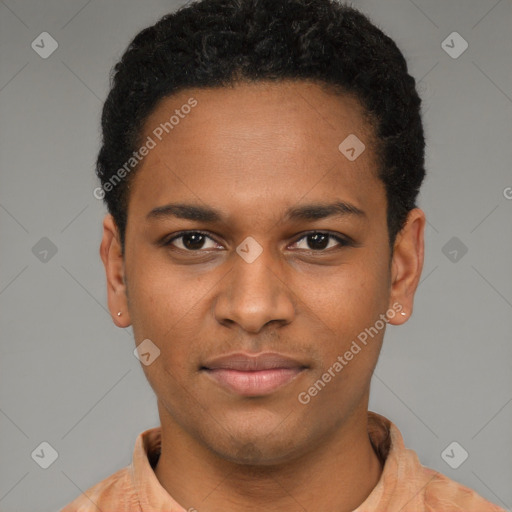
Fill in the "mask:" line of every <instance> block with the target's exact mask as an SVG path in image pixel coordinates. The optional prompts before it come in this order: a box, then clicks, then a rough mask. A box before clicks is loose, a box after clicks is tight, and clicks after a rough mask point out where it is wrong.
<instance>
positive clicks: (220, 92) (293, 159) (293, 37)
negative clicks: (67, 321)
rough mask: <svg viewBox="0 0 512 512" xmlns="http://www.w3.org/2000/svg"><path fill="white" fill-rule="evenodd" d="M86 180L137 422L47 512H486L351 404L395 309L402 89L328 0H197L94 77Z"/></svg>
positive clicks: (370, 29)
mask: <svg viewBox="0 0 512 512" xmlns="http://www.w3.org/2000/svg"><path fill="white" fill-rule="evenodd" d="M102 128H103V146H102V148H101V151H100V154H99V156H98V166H97V172H98V176H99V177H100V179H101V187H99V188H98V189H97V190H96V191H95V194H96V195H97V196H98V197H102V196H104V197H105V201H106V204H107V206H108V209H109V214H108V215H107V216H106V217H105V220H104V223H103V240H102V243H101V249H100V254H101V258H102V260H103V263H104V265H105V270H106V276H107V288H108V306H109V309H110V311H111V313H112V317H113V319H114V321H115V323H116V325H118V326H119V327H127V326H129V325H132V326H133V332H134V337H135V342H136V345H137V348H138V353H139V357H140V359H141V362H142V363H143V365H142V368H143V370H144V372H145V374H146V377H147V378H148V381H149V383H150V384H151V386H152V388H153V390H154V391H155V394H156V396H157V400H158V410H159V415H160V421H161V427H159V428H153V429H149V430H147V431H145V432H143V433H141V434H140V435H139V437H138V438H137V440H136V445H135V451H134V456H133V462H132V464H131V466H129V467H127V468H124V469H121V470H119V471H118V472H117V473H115V474H114V475H112V476H110V477H109V478H107V479H106V480H104V481H103V482H100V483H99V484H97V485H95V486H94V487H92V488H90V489H89V490H87V491H86V492H85V493H83V494H82V495H81V496H79V497H78V498H77V499H76V500H75V501H74V502H73V503H71V504H70V505H68V506H67V507H65V508H64V509H63V510H64V512H71V511H77V512H78V511H80V512H83V511H93V510H101V511H103V512H107V511H108V512H110V511H116V512H121V511H126V512H128V511H130V512H134V511H144V512H149V511H156V510H159V511H170V510H173V511H181V510H198V511H200V512H217V511H233V512H235V511H236V512H238V511H260V510H265V511H267V512H274V511H282V510H287V511H292V510H297V511H299V510H300V511H304V510H307V511H309V512H313V511H320V510H321V511H324V512H335V511H336V512H345V511H355V510H357V511H358V512H363V511H364V512H374V511H379V512H398V511H401V512H412V511H414V512H418V511H423V510H425V511H427V510H428V511H434V510H436V511H437V510H438V511H443V512H446V511H466V512H467V511H475V512H476V511H478V512H484V511H498V510H501V509H499V508H498V507H497V506H495V505H493V504H491V503H489V502H488V501H486V500H484V499H483V498H482V497H480V496H478V495H477V494H476V493H474V492H473V491H471V490H470V489H468V488H466V487H463V486H462V485H460V484H458V483H456V482H454V481H452V480H449V479H448V478H447V477H445V476H443V475H441V474H439V473H437V472H436V471H433V470H431V469H428V468H425V467H423V466H421V464H420V463H419V461H418V458H417V456H416V454H415V453H414V452H413V451H411V450H407V449H406V448H405V447H404V444H403V440H402V437H401V435H400V432H399V430H398V429H397V427H396V426H395V425H394V424H393V423H391V422H390V421H389V420H388V419H386V418H385V417H383V416H380V415H378V414H375V413H372V412H369V411H368V400H369V392H370V381H371V376H372V373H373V370H374V368H375V365H376V363H377V359H378V356H379V352H380V349H381V346H382V341H383V336H384V332H385V328H386V325H387V324H388V323H391V324H393V325H400V324H402V323H404V322H406V321H407V319H408V318H409V317H410V315H411V313H412V308H413V299H414V293H415V290H416V288H417V286H418V282H419V279H420V275H421V270H422V266H423V245H424V238H423V232H424V226H425V215H424V213H423V212H422V210H420V209H419V208H417V207H416V204H415V201H416V196H417V194H418V191H419V187H420V185H421V182H422V180H423V177H424V174H425V170H424V145H425V143H424V137H423V128H422V122H421V116H420V99H419V97H418V95H417V92H416V89H415V82H414V79H413V78H412V77H411V76H409V74H408V73H407V65H406V63H405V60H404V58H403V56H402V54H401V53H400V51H399V50H398V49H397V47H396V45H395V44H394V43H393V41H392V40H391V39H389V38H388V37H387V36H385V35H384V34H383V33H382V32H381V31H380V30H379V29H377V28H376V27H375V26H373V25H372V24H371V23H370V22H369V20H368V19H367V18H366V17H365V16H363V15H362V14H361V13H359V12H358V11H356V10H354V9H352V8H349V7H346V6H343V5H341V4H338V3H336V2H335V1H333V0H203V1H201V2H197V3H194V4H191V5H189V6H187V7H184V8H182V9H180V10H178V11H177V12H176V13H173V14H170V15H168V16H165V17H164V18H162V19H161V20H160V21H159V22H158V23H156V24H155V25H154V26H152V27H149V28H147V29H145V30H143V31H142V32H141V33H140V34H138V35H137V37H136V38H135V39H134V40H133V41H132V43H131V44H130V46H129V48H128V49H127V51H126V53H125V54H124V55H123V57H122V59H121V61H120V62H119V63H118V64H117V66H116V68H115V75H114V80H113V84H112V90H111V92H110V94H109V96H108V98H107V100H106V103H105V106H104V110H103V117H102Z"/></svg>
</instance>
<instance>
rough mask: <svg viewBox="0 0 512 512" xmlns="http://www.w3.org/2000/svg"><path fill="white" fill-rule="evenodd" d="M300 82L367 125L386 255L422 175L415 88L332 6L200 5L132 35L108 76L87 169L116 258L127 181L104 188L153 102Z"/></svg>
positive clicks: (392, 52)
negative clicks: (327, 94)
mask: <svg viewBox="0 0 512 512" xmlns="http://www.w3.org/2000/svg"><path fill="white" fill-rule="evenodd" d="M287 79H288V80H290V79H291V80H307V81H314V82H316V83H318V84H320V85H323V86H330V87H334V89H335V90H336V91H338V92H340V93H341V94H342V93H345V94H350V95H353V96H355V97H356V98H357V99H358V100H359V102H360V104H361V105H362V106H363V110H364V112H365V117H367V118H368V119H369V120H371V127H372V129H373V130H372V131H373V133H374V134H375V136H376V141H375V144H374V146H375V147H373V148H372V149H373V151H374V154H375V155H376V161H377V162H378V166H377V167H378V169H377V176H378V178H379V179H380V180H381V181H382V182H383V183H384V186H385V190H386V199H387V226H388V238H389V244H390V248H391V250H392V249H393V245H394V241H395V238H396V235H397V234H398V233H399V232H400V230H401V229H402V228H403V227H404V225H405V222H406V218H407V214H408V212H409V211H410V210H411V209H413V208H415V207H416V204H415V201H416V197H417V195H418V192H419V188H420V186H421V183H422V181H423V178H424V176H425V169H424V150H425V140H424V135H423V125H422V119H421V113H420V106H421V100H420V98H419V96H418V93H417V91H416V86H415V85H416V83H415V80H414V78H413V77H412V76H410V75H409V74H408V70H407V63H406V61H405V58H404V56H403V55H402V53H401V52H400V50H399V49H398V47H397V46H396V44H395V43H394V41H393V40H392V39H391V38H390V37H388V36H387V35H385V34H384V33H383V32H382V31H381V30H380V29H379V28H377V27H376V26H375V25H374V24H372V22H371V21H370V20H369V18H368V17H367V16H365V15H364V14H362V13H361V12H359V11H358V10H356V9H354V8H353V7H351V6H349V5H344V4H341V3H339V2H337V1H336V0H199V1H195V2H193V3H191V4H189V5H185V6H183V7H181V8H180V9H178V10H177V11H175V12H173V13H171V14H167V15H165V16H163V17H162V18H161V19H160V20H159V21H157V22H156V23H155V24H154V25H152V26H150V27H148V28H145V29H144V30H142V31H141V32H139V33H138V34H137V35H136V36H135V38H134V39H133V40H132V42H131V43H130V45H129V46H128V48H127V49H126V51H125V53H124V54H123V56H122V57H121V60H120V61H119V62H118V63H117V64H116V65H115V67H114V68H113V70H112V73H111V82H110V85H111V89H110V92H109V94H108V97H107V99H106V101H105V104H104V106H103V112H102V118H101V126H102V132H103V133H102V146H101V149H100V151H99V154H98V158H97V162H96V174H97V176H98V177H99V178H100V181H101V190H102V193H101V196H102V197H103V199H104V201H105V203H106V205H107V208H108V211H109V213H111V214H112V216H113V218H114V220H115V223H116V225H117V228H118V230H119V233H120V239H121V246H122V249H123V252H124V244H125V230H126V223H127V208H128V196H129V188H130V182H131V180H132V179H133V176H134V174H135V172H136V167H135V168H134V171H133V172H131V173H130V174H129V176H127V177H126V178H125V179H123V180H120V181H119V183H117V184H116V186H112V183H111V182H110V186H107V183H109V180H111V178H112V176H113V175H114V174H115V173H116V171H117V170H118V169H119V168H121V167H122V166H123V164H124V163H125V162H126V161H127V160H129V159H130V158H131V157H132V154H133V152H134V151H135V150H136V148H137V147H140V139H141V132H142V130H143V127H144V123H145V121H146V119H147V117H148V116H149V115H150V114H151V112H152V111H153V110H154V109H155V108H156V106H157V104H158V102H159V101H160V100H162V99H163V98H164V97H167V96H170V95H172V94H173V93H177V92H178V91H181V90H185V89H187V88H198V87H199V88H207V87H226V86H230V85H234V84H236V83H237V82H240V81H243V80H247V81H253V82H254V81H264V80H274V81H279V80H287Z"/></svg>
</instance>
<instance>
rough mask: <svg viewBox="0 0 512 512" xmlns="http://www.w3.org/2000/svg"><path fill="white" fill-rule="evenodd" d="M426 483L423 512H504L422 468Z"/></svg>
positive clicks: (457, 484)
mask: <svg viewBox="0 0 512 512" xmlns="http://www.w3.org/2000/svg"><path fill="white" fill-rule="evenodd" d="M424 471H425V476H426V477H428V483H427V484H426V485H425V487H424V492H423V498H424V503H425V510H426V511H428V512H434V511H439V510H442V511H443V512H504V509H503V508H501V507H498V505H495V504H493V503H491V502H490V501H487V500H486V499H484V498H483V497H482V496H480V495H479V494H477V493H476V492H475V491H474V490H472V489H470V488H469V487H466V486H464V485H462V484H460V483H458V482H456V481H455V480H452V479H451V478H448V477H447V476H445V475H443V474H442V473H439V472H437V471H435V470H433V469H430V468H424Z"/></svg>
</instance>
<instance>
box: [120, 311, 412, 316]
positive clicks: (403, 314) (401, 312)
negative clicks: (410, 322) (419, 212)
mask: <svg viewBox="0 0 512 512" xmlns="http://www.w3.org/2000/svg"><path fill="white" fill-rule="evenodd" d="M118 314H119V313H118ZM400 314H401V315H402V316H406V314H405V313H404V312H403V311H400Z"/></svg>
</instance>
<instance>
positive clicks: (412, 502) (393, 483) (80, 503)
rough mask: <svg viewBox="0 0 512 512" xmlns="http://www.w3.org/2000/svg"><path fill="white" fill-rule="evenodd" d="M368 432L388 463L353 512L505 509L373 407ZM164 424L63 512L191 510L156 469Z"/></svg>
mask: <svg viewBox="0 0 512 512" xmlns="http://www.w3.org/2000/svg"><path fill="white" fill-rule="evenodd" d="M368 434H369V436H370V439H371V442H372V445H373V446H374V448H375V449H376V452H377V454H378V455H379V457H380V459H381V461H383V462H384V468H383V471H382V474H381V477H380V479H379V481H378V483H377V485H376V486H375V487H374V489H373V491H372V492H371V493H370V495H369V496H368V497H367V498H366V500H365V501H364V502H363V503H362V504H361V505H359V507H357V508H356V509H355V510H354V511H353V512H506V511H505V510H504V509H502V508H500V507H498V506H497V505H494V504H492V503H490V502H489V501H487V500H485V499H484V498H482V497H481V496H479V495H478V494H477V493H476V492H474V491H473V490H471V489H469V488H468V487H465V486H463V485H461V484H459V483H457V482H455V481H454V480H451V479H449V478H448V477H446V476H444V475H443V474H441V473H439V472H437V471H434V470H433V469H429V468H427V467H424V466H422V465H421V464H420V462H419V459H418V456H417V455H416V453H415V452H414V451H413V450H409V449H407V448H406V447H405V446H404V441H403V438H402V435H401V433H400V431H399V430H398V428H397V427H396V426H395V425H394V424H393V423H392V422H391V421H389V420H388V419H387V418H385V417H384V416H381V415H380V414H377V413H374V412H371V411H368ZM160 435H161V427H156V428H152V429H149V430H146V431H144V432H142V433H141V434H139V436H138V437H137V440H136V441H135V449H134V451H133V459H132V463H131V464H130V465H129V466H126V467H125V468H123V469H120V470H119V471H117V472H116V473H114V474H112V475H111V476H109V477H108V478H106V479H105V480H103V481H101V482H99V483H98V484H96V485H94V486H93V487H91V488H89V489H88V490H87V491H85V493H83V494H81V495H80V496H78V497H77V498H76V499H75V500H74V501H73V502H71V503H70V504H69V505H67V506H65V507H64V508H63V509H61V511H60V512H157V511H159V512H164V511H165V512H186V510H185V509H184V508H183V507H181V506H180V505H179V504H178V503H177V502H176V501H175V500H174V499H173V498H172V496H170V495H169V494H168V493H167V491H166V490H165V489H164V488H163V487H162V486H161V485H160V482H159V481H158V479H157V478H156V475H155V473H154V471H153V467H152V463H153V465H154V464H155V462H156V460H157V458H158V455H159V453H160V443H161V437H160Z"/></svg>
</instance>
